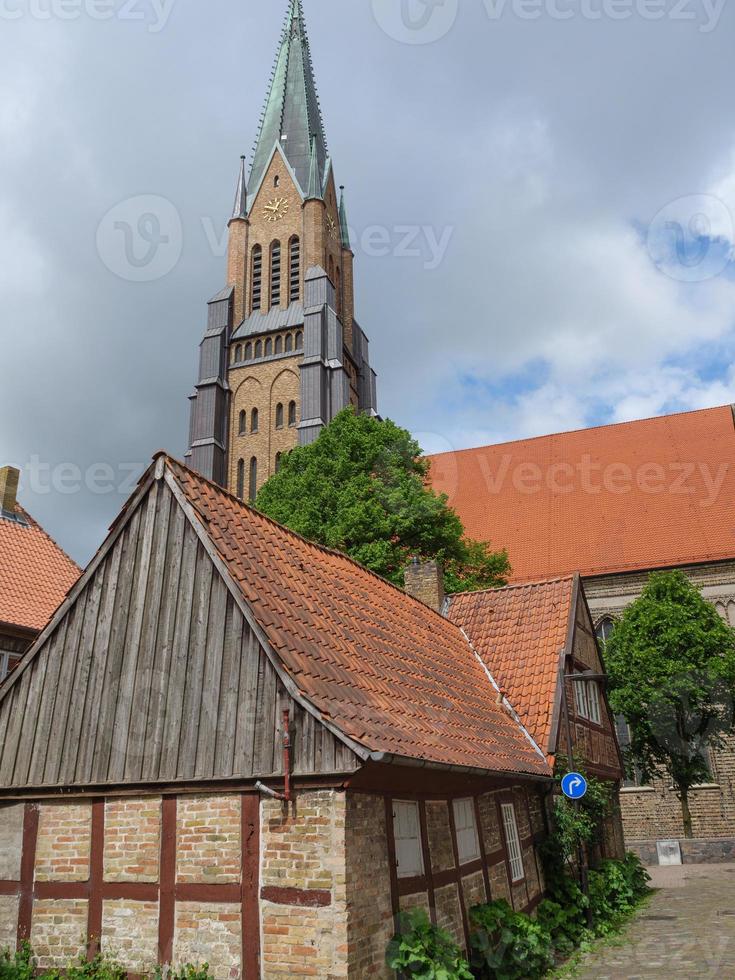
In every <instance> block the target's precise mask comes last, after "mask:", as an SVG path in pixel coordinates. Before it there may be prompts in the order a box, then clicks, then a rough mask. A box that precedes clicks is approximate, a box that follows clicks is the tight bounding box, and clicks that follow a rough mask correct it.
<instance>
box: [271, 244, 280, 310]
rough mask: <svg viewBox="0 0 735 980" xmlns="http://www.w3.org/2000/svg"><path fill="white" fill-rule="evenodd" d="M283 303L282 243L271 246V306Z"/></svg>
mask: <svg viewBox="0 0 735 980" xmlns="http://www.w3.org/2000/svg"><path fill="white" fill-rule="evenodd" d="M280 303H281V243H280V242H273V244H272V245H271V306H279V305H280Z"/></svg>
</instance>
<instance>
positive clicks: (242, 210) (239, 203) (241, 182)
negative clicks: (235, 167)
mask: <svg viewBox="0 0 735 980" xmlns="http://www.w3.org/2000/svg"><path fill="white" fill-rule="evenodd" d="M247 216H248V180H247V174H246V172H245V157H240V173H239V174H238V177H237V190H236V191H235V204H234V206H233V208H232V218H231V219H230V220H231V221H239V220H242V219H243V218H247Z"/></svg>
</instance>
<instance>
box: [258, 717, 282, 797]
mask: <svg viewBox="0 0 735 980" xmlns="http://www.w3.org/2000/svg"><path fill="white" fill-rule="evenodd" d="M290 724H291V713H290V711H289V710H288V708H285V709H284V711H283V792H282V793H278V792H276V790H274V789H271V788H270V786H266V785H265V783H261V782H260V780H258V782H257V783H256V784H255V788H256V789H257V790H258V791H259V792H261V793H264V794H265V795H266V796H270V797H271V798H272V799H274V800H282V801H283V802H284V803H290V802H291V732H290V730H289V729H290Z"/></svg>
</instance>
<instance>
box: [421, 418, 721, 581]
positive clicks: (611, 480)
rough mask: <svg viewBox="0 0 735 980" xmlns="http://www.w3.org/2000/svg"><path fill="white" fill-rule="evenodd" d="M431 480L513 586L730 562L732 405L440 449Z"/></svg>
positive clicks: (434, 461) (432, 466)
mask: <svg viewBox="0 0 735 980" xmlns="http://www.w3.org/2000/svg"><path fill="white" fill-rule="evenodd" d="M431 482H432V485H433V487H434V489H435V490H437V491H439V492H442V493H446V494H447V495H448V497H449V500H450V503H451V504H452V506H453V507H454V508H455V510H456V511H457V513H458V514H459V516H460V518H461V519H462V521H463V522H464V525H465V528H466V530H467V532H468V534H469V535H470V536H471V537H473V538H477V539H479V540H482V541H488V540H489V541H491V542H492V544H493V546H495V547H498V548H507V550H508V553H509V555H510V561H511V564H512V566H513V576H512V580H513V581H514V582H528V581H535V580H538V579H549V578H554V577H558V576H561V575H568V574H571V573H573V572H575V571H580V572H581V573H582V575H584V576H593V575H604V574H608V573H615V572H624V571H634V570H644V569H653V568H666V567H671V566H676V565H685V564H696V563H702V562H712V561H721V560H726V559H732V558H735V509H733V501H735V425H734V424H733V415H732V410H731V408H730V407H729V406H726V407H723V408H712V409H705V410H703V411H698V412H687V413H684V414H681V415H670V416H666V417H664V418H655V419H646V420H644V421H641V422H626V423H622V424H620V425H608V426H603V427H601V428H596V429H584V430H581V431H579V432H564V433H561V434H559V435H551V436H543V437H541V438H538V439H526V440H523V441H520V442H509V443H506V444H504V445H498V446H486V447H484V448H481V449H468V450H463V451H460V452H456V453H444V454H442V455H439V456H434V457H432V465H431Z"/></svg>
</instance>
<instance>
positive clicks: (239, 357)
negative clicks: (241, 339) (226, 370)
mask: <svg viewBox="0 0 735 980" xmlns="http://www.w3.org/2000/svg"><path fill="white" fill-rule="evenodd" d="M241 360H242V344H238V345H237V347H236V348H235V363H237V362H238V361H241Z"/></svg>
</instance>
